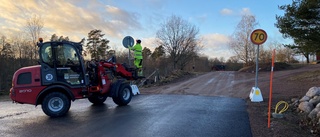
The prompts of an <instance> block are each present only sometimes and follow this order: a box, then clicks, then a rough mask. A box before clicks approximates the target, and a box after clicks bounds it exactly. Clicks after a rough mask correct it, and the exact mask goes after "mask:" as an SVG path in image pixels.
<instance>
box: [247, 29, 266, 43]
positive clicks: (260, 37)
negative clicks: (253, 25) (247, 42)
mask: <svg viewBox="0 0 320 137" xmlns="http://www.w3.org/2000/svg"><path fill="white" fill-rule="evenodd" d="M267 37H268V36H267V33H266V32H265V31H264V30H262V29H256V30H254V31H253V32H252V33H251V36H250V39H251V41H252V43H254V44H257V45H260V44H263V43H264V42H266V40H267Z"/></svg>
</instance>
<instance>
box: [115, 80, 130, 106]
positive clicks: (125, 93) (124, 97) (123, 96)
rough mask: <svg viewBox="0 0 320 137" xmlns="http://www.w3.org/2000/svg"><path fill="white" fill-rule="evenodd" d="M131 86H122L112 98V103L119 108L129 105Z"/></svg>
mask: <svg viewBox="0 0 320 137" xmlns="http://www.w3.org/2000/svg"><path fill="white" fill-rule="evenodd" d="M131 90H132V89H131V86H130V85H129V84H122V85H121V87H120V89H119V91H118V96H117V97H112V99H113V102H114V103H116V104H117V105H119V106H125V105H127V104H129V102H130V101H131V98H132V91H131Z"/></svg>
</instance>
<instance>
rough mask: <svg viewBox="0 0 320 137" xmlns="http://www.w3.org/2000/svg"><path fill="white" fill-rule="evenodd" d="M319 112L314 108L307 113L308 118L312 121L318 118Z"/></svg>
mask: <svg viewBox="0 0 320 137" xmlns="http://www.w3.org/2000/svg"><path fill="white" fill-rule="evenodd" d="M319 112H320V108H315V109H313V110H312V111H311V112H310V113H309V115H308V117H309V118H311V119H314V118H316V117H317V116H318V113H319Z"/></svg>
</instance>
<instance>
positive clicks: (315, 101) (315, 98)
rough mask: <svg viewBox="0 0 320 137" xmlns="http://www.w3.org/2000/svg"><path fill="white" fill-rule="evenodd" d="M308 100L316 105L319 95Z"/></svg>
mask: <svg viewBox="0 0 320 137" xmlns="http://www.w3.org/2000/svg"><path fill="white" fill-rule="evenodd" d="M309 102H310V103H311V104H312V105H313V106H316V105H317V104H319V103H320V96H318V95H316V96H314V97H313V98H312V99H310V100H309Z"/></svg>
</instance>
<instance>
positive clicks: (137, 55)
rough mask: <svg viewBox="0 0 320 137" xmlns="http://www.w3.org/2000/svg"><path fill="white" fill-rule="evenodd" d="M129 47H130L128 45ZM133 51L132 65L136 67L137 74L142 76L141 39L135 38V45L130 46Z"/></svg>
mask: <svg viewBox="0 0 320 137" xmlns="http://www.w3.org/2000/svg"><path fill="white" fill-rule="evenodd" d="M129 48H130V47H129ZM130 49H131V50H133V51H134V65H135V66H136V68H137V69H138V76H142V75H143V74H142V59H143V57H142V46H141V40H140V39H137V40H136V45H134V46H133V47H131V48H130Z"/></svg>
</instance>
